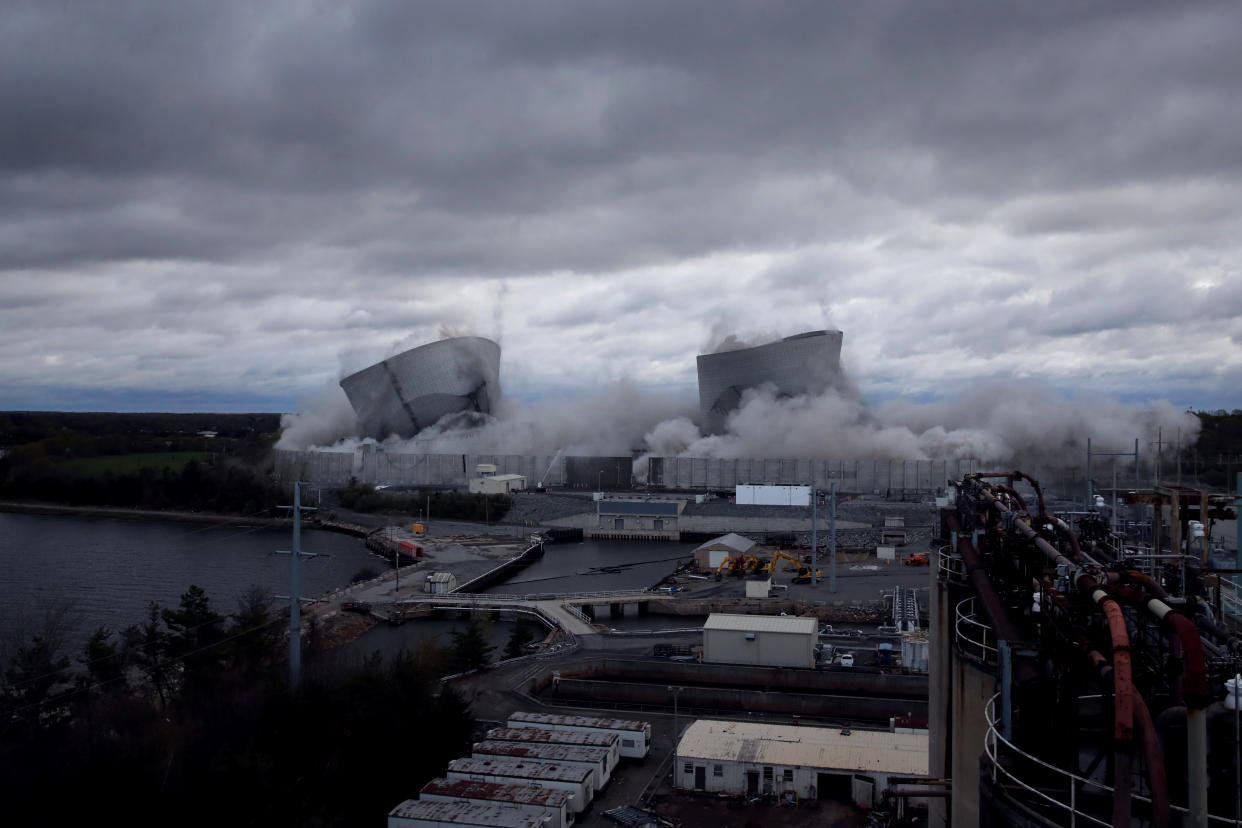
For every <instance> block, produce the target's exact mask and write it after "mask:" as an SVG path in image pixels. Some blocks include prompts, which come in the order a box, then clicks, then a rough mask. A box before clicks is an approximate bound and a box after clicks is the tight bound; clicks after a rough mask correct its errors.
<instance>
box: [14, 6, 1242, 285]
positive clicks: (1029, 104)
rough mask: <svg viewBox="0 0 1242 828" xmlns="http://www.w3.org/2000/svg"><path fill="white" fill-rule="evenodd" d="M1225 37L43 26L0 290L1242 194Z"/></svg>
mask: <svg viewBox="0 0 1242 828" xmlns="http://www.w3.org/2000/svg"><path fill="white" fill-rule="evenodd" d="M1235 11H1236V10H1235V9H1234V8H1233V7H1232V6H1230V5H1229V4H1220V5H1213V4H1198V5H1195V6H1194V7H1193V8H1191V9H1184V8H1183V7H1181V6H1175V5H1171V4H1156V5H1150V6H1144V5H1142V4H1129V3H1125V4H1113V5H1111V6H1110V5H1107V4H1092V5H1091V6H1090V8H1087V9H1084V8H1082V7H1081V6H1080V4H1072V3H1071V4H1063V5H1060V6H1057V5H1055V4H1054V5H1052V6H1048V5H1041V6H1040V7H1039V8H1038V9H1037V10H1036V9H1032V10H1028V11H1025V12H1023V11H1021V10H1018V11H1015V10H1014V9H1010V8H1007V9H1004V10H1001V9H1000V8H998V7H996V6H994V5H992V4H978V5H973V6H967V7H965V8H963V7H962V6H961V5H953V6H949V5H942V4H910V5H907V4H888V3H876V4H836V5H832V6H828V5H823V4H775V5H772V4H742V3H739V4H728V5H726V4H719V3H699V4H696V3H679V4H656V3H624V4H618V3H576V2H575V3H523V4H510V3H496V4H439V3H430V4H412V3H381V2H375V3H353V4H333V5H326V6H325V5H313V4H305V3H275V4H265V5H263V6H261V7H257V8H256V7H253V6H249V5H243V4H229V3H213V4H209V5H201V4H165V3H124V2H121V3H108V4H95V3H84V4H73V3H49V4H31V5H28V6H26V7H25V8H24V9H21V10H20V11H18V12H17V13H16V14H12V15H7V16H6V22H5V23H4V24H3V33H2V34H0V37H2V41H0V43H2V45H3V47H4V48H3V50H2V53H3V57H0V79H2V80H0V103H2V104H3V105H4V108H5V112H6V117H7V120H8V122H9V124H10V126H9V127H8V128H6V129H5V130H4V132H3V137H0V169H3V170H4V171H5V172H6V176H5V179H6V180H5V184H6V188H5V192H7V193H10V196H9V198H14V197H17V196H18V194H17V193H14V192H13V188H14V187H15V186H16V185H15V183H14V182H15V181H22V182H25V183H26V185H27V187H28V188H33V189H36V190H39V191H40V195H39V197H38V198H36V199H33V200H32V202H29V203H28V210H29V212H28V214H27V215H26V216H25V222H19V226H25V228H26V229H27V230H28V232H25V233H23V238H22V239H17V240H12V242H13V243H12V244H11V245H10V246H11V247H12V248H13V254H14V255H13V257H12V258H11V259H10V262H11V264H10V266H18V267H22V266H34V265H37V264H39V263H47V264H52V263H56V262H58V261H66V260H67V261H86V260H89V259H90V257H91V256H92V254H93V255H94V256H96V257H98V258H99V259H105V260H106V259H120V260H126V259H132V258H157V259H160V258H189V259H202V260H209V261H216V260H228V259H230V258H231V257H233V256H236V255H243V254H249V253H253V252H255V251H256V249H264V248H266V249H268V250H269V251H270V250H275V249H277V248H279V247H280V246H281V245H282V244H284V243H288V242H290V241H296V240H302V239H304V238H305V237H307V236H314V237H316V238H323V239H324V240H325V241H326V242H327V243H328V244H336V243H339V244H343V245H345V246H348V247H350V248H352V249H356V250H359V251H361V255H362V257H363V258H364V259H365V260H366V261H368V262H370V263H372V265H374V266H377V267H379V268H381V269H382V270H394V271H396V270H400V271H409V270H421V269H435V270H457V269H470V268H476V269H481V270H496V269H501V268H509V269H513V268H516V269H518V270H521V269H523V268H527V269H538V268H547V267H556V266H557V264H558V262H559V263H562V264H564V265H567V266H569V267H573V268H580V269H588V270H608V269H612V268H615V267H619V266H626V265H632V264H635V263H642V262H652V261H659V260H662V259H675V258H680V257H684V256H693V255H697V254H701V253H703V252H707V251H711V250H715V249H740V248H745V247H748V246H752V245H755V244H759V245H765V244H782V243H790V242H799V241H805V240H807V239H808V238H812V237H814V238H822V237H823V235H824V234H828V235H832V234H834V233H841V234H844V233H848V232H851V231H853V230H855V229H856V228H857V227H858V221H859V218H858V216H857V214H856V213H854V211H851V210H850V209H849V202H850V201H851V199H852V198H854V197H856V196H854V195H853V194H852V193H851V190H852V189H857V190H858V191H859V192H860V193H862V194H868V195H875V194H883V195H885V196H886V197H888V198H891V199H893V200H895V201H899V202H900V201H906V202H910V203H921V202H935V201H937V200H938V199H939V198H940V197H941V196H940V195H939V192H940V191H941V190H942V189H943V188H944V187H945V186H946V185H947V184H948V185H951V186H952V190H953V191H954V193H955V195H956V197H959V198H961V197H964V196H974V197H978V198H981V199H987V198H994V197H997V196H1003V195H1004V194H1005V193H1006V192H1007V191H1014V190H1019V189H1020V190H1024V191H1025V190H1026V189H1028V188H1035V189H1038V188H1041V187H1053V186H1059V185H1065V184H1066V183H1070V182H1072V183H1074V184H1075V185H1076V186H1082V185H1083V183H1084V180H1086V181H1094V182H1107V181H1109V180H1127V179H1130V178H1131V177H1132V176H1134V175H1136V174H1137V175H1140V176H1141V177H1143V178H1147V179H1154V180H1159V179H1161V178H1164V177H1168V176H1175V175H1176V176H1185V175H1195V174H1207V173H1209V172H1210V173H1211V174H1213V175H1219V174H1221V173H1222V172H1226V171H1228V172H1232V173H1236V172H1237V167H1238V164H1239V161H1240V160H1242V159H1240V158H1239V155H1238V152H1237V145H1236V140H1235V136H1236V135H1237V134H1238V126H1239V123H1238V121H1239V119H1240V118H1242V109H1240V108H1239V107H1237V106H1236V105H1232V104H1236V103H1237V92H1236V90H1237V84H1236V78H1237V77H1239V76H1242V59H1239V58H1238V56H1237V53H1238V50H1236V49H1235V48H1233V46H1234V45H1235V44H1236V43H1237V42H1238V35H1239V34H1242V29H1240V27H1239V24H1238V15H1236V14H1235V13H1234V12H1235ZM808 171H811V172H812V174H811V175H810V176H808V175H807V172H808ZM816 178H818V179H820V180H819V181H818V182H816V181H815V180H814V179H816ZM782 181H788V182H790V184H791V188H790V189H788V190H782V189H781V188H780V187H779V186H776V187H774V186H773V183H774V182H775V183H777V184H779V183H780V182H782ZM83 182H85V183H83ZM794 183H797V184H798V185H800V186H798V187H797V189H793V188H792V185H793V184H794ZM109 187H114V188H115V193H116V200H115V201H113V202H111V203H109V202H108V201H106V200H101V198H100V192H101V190H106V189H108V188H109ZM74 190H79V191H84V190H90V191H91V192H83V193H82V199H83V203H82V204H81V206H80V208H79V209H74V207H75V204H74V198H73V196H72V195H71V194H69V193H72V192H73V191H74ZM66 191H67V192H66ZM808 197H809V198H808ZM317 201H327V202H329V204H328V205H324V204H323V203H319V204H317V205H316V202H317ZM39 202H42V204H40V203H39ZM782 203H783V204H787V205H789V204H796V205H797V209H793V210H787V211H784V212H782V211H781V210H780V209H779V208H780V205H781V204H782ZM13 208H14V205H13V204H12V202H11V201H10V202H9V203H7V204H4V205H2V206H0V209H6V210H12V209H13ZM66 208H68V209H66ZM360 219H365V221H363V220H360ZM467 227H470V228H477V230H478V231H481V232H467ZM674 227H675V228H676V230H675V231H674V230H673V229H672V228H674ZM552 247H555V248H556V251H555V252H552V251H551V250H550V248H552Z"/></svg>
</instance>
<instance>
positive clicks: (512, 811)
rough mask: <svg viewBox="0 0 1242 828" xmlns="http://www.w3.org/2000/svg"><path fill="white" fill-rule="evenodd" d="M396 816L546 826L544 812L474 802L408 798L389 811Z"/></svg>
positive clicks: (504, 826) (500, 826) (505, 827)
mask: <svg viewBox="0 0 1242 828" xmlns="http://www.w3.org/2000/svg"><path fill="white" fill-rule="evenodd" d="M388 816H389V817H390V818H395V819H422V820H438V821H440V822H451V823H453V824H455V825H478V826H482V828H491V826H495V828H546V826H547V822H546V821H545V819H544V815H542V814H532V813H530V812H529V811H519V810H517V809H516V808H514V807H512V806H509V807H507V808H506V807H505V806H503V805H477V804H475V803H473V802H421V801H419V800H416V799H407V800H406V801H405V802H402V803H401V804H400V805H398V806H397V807H395V808H393V809H392V810H391V811H389V813H388Z"/></svg>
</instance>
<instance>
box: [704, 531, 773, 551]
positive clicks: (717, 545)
mask: <svg viewBox="0 0 1242 828" xmlns="http://www.w3.org/2000/svg"><path fill="white" fill-rule="evenodd" d="M758 545H759V544H757V543H755V542H754V541H753V540H751V539H750V538H744V537H742V536H741V535H739V534H738V533H736V532H730V533H729V534H727V535H721V536H720V537H718V538H712V539H711V540H709V541H708V542H707V543H704V544H702V545H700V546H699V547H697V548H696V549H695V550H694V551H695V552H698V551H699V549H731V550H733V551H734V552H737V553H739V554H745V553H747V552H749V551H750V550H752V549H754V548H755V547H756V546H758Z"/></svg>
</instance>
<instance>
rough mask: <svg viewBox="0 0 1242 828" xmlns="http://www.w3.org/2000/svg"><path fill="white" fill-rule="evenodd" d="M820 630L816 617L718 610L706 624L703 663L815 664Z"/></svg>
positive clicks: (798, 665)
mask: <svg viewBox="0 0 1242 828" xmlns="http://www.w3.org/2000/svg"><path fill="white" fill-rule="evenodd" d="M818 631H819V622H818V620H817V619H815V618H802V617H799V616H793V615H788V616H787V615H733V614H729V613H719V612H714V613H712V614H711V615H709V616H708V617H707V621H706V622H704V624H703V663H704V664H708V663H715V664H749V665H755V666H759V667H808V668H809V667H814V666H815V644H816V642H817V639H818Z"/></svg>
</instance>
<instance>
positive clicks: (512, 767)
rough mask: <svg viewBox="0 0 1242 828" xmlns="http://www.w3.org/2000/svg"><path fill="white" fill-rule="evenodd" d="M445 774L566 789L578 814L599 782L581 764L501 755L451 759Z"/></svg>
mask: <svg viewBox="0 0 1242 828" xmlns="http://www.w3.org/2000/svg"><path fill="white" fill-rule="evenodd" d="M445 776H447V777H448V778H449V779H450V780H452V779H473V780H477V781H480V782H499V783H501V784H504V785H534V786H535V787H538V788H549V789H551V790H557V791H565V792H566V793H568V794H569V810H571V811H573V812H574V813H575V814H580V813H582V812H583V811H584V810H586V807H587V806H588V805H590V804H591V799H592V797H594V796H595V785H594V784H593V783H592V782H591V780H592V779H593V778H594V773H592V771H591V769H590V768H584V767H582V766H581V765H556V764H551V763H543V762H526V761H523V760H521V759H506V758H501V757H479V758H477V759H475V758H472V759H454V760H453V761H451V762H449V764H448V773H446V774H445Z"/></svg>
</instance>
